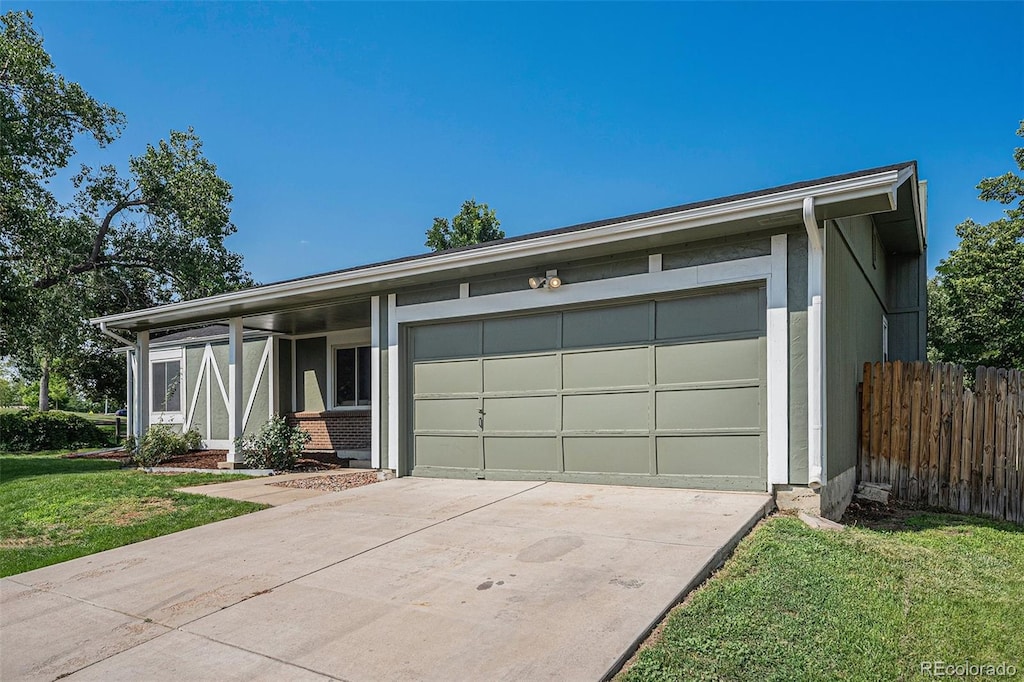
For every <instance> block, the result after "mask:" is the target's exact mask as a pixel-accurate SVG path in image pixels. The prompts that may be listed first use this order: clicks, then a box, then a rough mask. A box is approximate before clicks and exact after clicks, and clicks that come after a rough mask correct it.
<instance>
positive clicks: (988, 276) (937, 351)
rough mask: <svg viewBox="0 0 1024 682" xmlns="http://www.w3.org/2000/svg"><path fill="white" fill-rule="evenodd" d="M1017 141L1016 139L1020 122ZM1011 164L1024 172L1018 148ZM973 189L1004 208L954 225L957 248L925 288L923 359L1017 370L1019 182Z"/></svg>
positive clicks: (1023, 307)
mask: <svg viewBox="0 0 1024 682" xmlns="http://www.w3.org/2000/svg"><path fill="white" fill-rule="evenodd" d="M1017 135H1018V136H1020V137H1024V121H1021V123H1020V127H1019V128H1018V129H1017ZM1013 157H1014V161H1015V162H1016V165H1017V168H1018V169H1019V170H1020V171H1024V147H1018V148H1016V149H1015V150H1014V154H1013ZM978 190H980V195H979V196H980V198H981V199H982V200H984V201H995V202H998V203H1000V204H1003V205H1005V206H1007V207H1008V208H1007V209H1006V211H1005V214H1004V216H1003V217H1002V218H1000V219H999V220H996V221H994V222H991V223H988V224H987V225H981V224H978V223H976V222H974V221H973V220H970V219H967V220H965V221H964V222H962V223H960V224H959V225H957V227H956V233H957V236H958V237H959V238H960V243H959V245H958V246H957V247H956V248H955V249H953V250H952V251H950V253H949V255H948V256H947V257H946V258H944V259H942V261H940V262H939V265H938V266H937V267H936V268H935V271H936V274H935V277H933V278H932V279H931V280H930V281H929V282H928V355H929V359H931V360H933V361H940V360H941V361H945V362H955V363H958V364H962V365H965V366H968V367H972V366H976V365H987V366H994V367H1007V368H1017V369H1024V178H1022V177H1021V175H1019V174H1018V173H1017V172H1014V171H1010V172H1007V173H1004V174H1003V175H1000V176H997V177H992V178H985V179H984V180H982V181H981V182H980V183H979V184H978Z"/></svg>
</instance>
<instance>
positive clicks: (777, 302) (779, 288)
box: [767, 234, 789, 491]
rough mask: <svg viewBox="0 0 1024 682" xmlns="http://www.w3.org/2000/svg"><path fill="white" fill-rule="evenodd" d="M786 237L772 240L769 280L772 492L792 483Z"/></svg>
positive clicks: (780, 235) (769, 392) (769, 389)
mask: <svg viewBox="0 0 1024 682" xmlns="http://www.w3.org/2000/svg"><path fill="white" fill-rule="evenodd" d="M787 241H788V238H787V236H786V235H785V234H777V235H773V236H772V252H771V259H772V269H771V275H770V276H769V278H768V292H767V298H768V325H767V326H768V348H767V355H768V490H769V491H771V490H772V486H774V485H781V484H786V483H789V305H788V293H789V292H788V288H789V284H788V277H787V270H788V263H787V258H788V254H787V246H786V245H787Z"/></svg>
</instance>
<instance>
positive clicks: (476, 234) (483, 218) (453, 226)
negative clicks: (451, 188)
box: [426, 199, 505, 251]
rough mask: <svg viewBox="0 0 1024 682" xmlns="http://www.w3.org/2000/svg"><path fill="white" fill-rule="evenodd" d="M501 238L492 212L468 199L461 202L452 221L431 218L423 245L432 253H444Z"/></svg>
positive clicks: (499, 227)
mask: <svg viewBox="0 0 1024 682" xmlns="http://www.w3.org/2000/svg"><path fill="white" fill-rule="evenodd" d="M504 238H505V233H504V232H503V231H502V230H501V222H500V221H499V220H498V216H497V215H496V214H495V212H494V209H492V208H489V207H488V206H487V204H478V203H476V200H475V199H469V200H467V201H464V202H462V210H460V211H459V213H458V215H456V216H455V217H454V218H452V219H451V222H449V221H448V219H447V218H434V224H433V225H431V226H430V229H429V230H427V244H426V245H427V246H428V247H429V248H430V249H431V250H433V251H444V250H445V249H455V248H458V247H460V246H469V245H470V244H481V243H483V242H491V241H494V240H495V239H504Z"/></svg>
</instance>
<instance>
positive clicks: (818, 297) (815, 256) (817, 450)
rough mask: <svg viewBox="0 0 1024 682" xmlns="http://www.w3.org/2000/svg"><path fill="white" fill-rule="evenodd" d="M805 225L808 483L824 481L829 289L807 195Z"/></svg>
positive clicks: (811, 203) (816, 484) (821, 244)
mask: <svg viewBox="0 0 1024 682" xmlns="http://www.w3.org/2000/svg"><path fill="white" fill-rule="evenodd" d="M803 217H804V228H806V230H807V247H808V248H807V485H809V486H810V487H811V488H814V489H818V488H820V487H821V486H822V484H824V482H825V480H824V479H825V477H824V475H823V468H824V458H823V455H822V452H823V449H824V448H823V443H822V405H823V395H822V386H823V380H822V377H823V375H824V371H823V368H824V353H823V351H824V344H823V343H822V339H823V338H824V333H823V325H822V298H823V295H824V291H825V277H824V274H825V269H824V262H825V261H824V259H825V244H824V241H823V239H822V235H821V232H820V231H819V229H818V221H817V220H816V219H815V217H814V197H805V198H804V206H803Z"/></svg>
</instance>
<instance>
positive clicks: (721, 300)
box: [654, 289, 765, 339]
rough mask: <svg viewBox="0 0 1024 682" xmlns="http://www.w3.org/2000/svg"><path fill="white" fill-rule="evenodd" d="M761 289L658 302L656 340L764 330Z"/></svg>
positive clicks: (762, 292) (753, 332)
mask: <svg viewBox="0 0 1024 682" xmlns="http://www.w3.org/2000/svg"><path fill="white" fill-rule="evenodd" d="M763 302H764V290H763V289H741V290H737V291H727V292H722V293H718V294H704V295H702V296H688V297H686V298H678V299H674V300H669V301H658V303H657V304H655V305H656V313H655V325H654V327H655V338H656V339H686V338H704V337H708V336H719V335H723V334H741V333H751V334H757V333H761V332H763V330H764V329H765V315H764V310H763Z"/></svg>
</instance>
